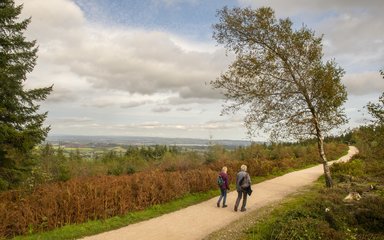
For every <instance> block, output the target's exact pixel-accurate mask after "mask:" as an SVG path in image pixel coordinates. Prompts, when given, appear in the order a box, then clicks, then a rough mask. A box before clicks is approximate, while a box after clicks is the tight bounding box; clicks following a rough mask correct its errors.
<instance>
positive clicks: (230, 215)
mask: <svg viewBox="0 0 384 240" xmlns="http://www.w3.org/2000/svg"><path fill="white" fill-rule="evenodd" d="M356 153H358V150H357V148H355V147H352V146H351V147H349V151H348V154H347V155H345V156H343V157H341V158H340V159H339V160H337V161H342V162H344V161H348V160H349V159H350V158H351V157H352V156H353V155H355V154H356ZM331 163H332V162H331ZM322 174H323V166H322V165H317V166H315V167H311V168H307V169H304V170H300V171H296V172H291V173H288V174H285V175H283V176H280V177H276V178H274V179H271V180H267V181H264V182H261V183H258V184H254V185H252V189H253V193H252V196H251V197H248V202H247V212H235V211H233V206H234V202H235V200H236V197H237V193H236V191H232V192H230V193H228V196H227V204H228V208H217V207H216V201H217V198H212V199H210V200H208V201H205V202H202V203H200V204H196V205H193V206H190V207H187V208H184V209H181V210H179V211H176V212H172V213H169V214H165V215H162V216H160V217H157V218H153V219H150V220H147V221H143V222H139V223H135V224H131V225H128V226H127V227H123V228H120V229H117V230H113V231H109V232H105V233H101V234H98V235H95V236H90V237H85V238H83V239H84V240H106V239H108V240H124V239H134V240H141V239H142V240H149V239H156V240H173V239H175V240H180V239H183V240H192V239H203V238H204V237H206V236H208V235H209V234H210V233H212V232H215V231H217V230H219V229H221V228H222V227H224V226H226V225H228V224H230V223H232V222H235V221H238V220H239V219H241V218H244V217H245V218H246V217H247V214H249V213H250V212H253V211H255V210H258V209H261V208H263V207H265V206H267V205H269V204H273V203H276V202H277V201H279V200H282V199H283V198H284V197H286V196H287V195H289V194H292V193H295V192H297V191H298V190H299V189H300V188H302V187H304V186H308V185H310V184H311V183H312V182H314V181H316V180H317V179H318V178H319V177H320V176H321V175H322Z"/></svg>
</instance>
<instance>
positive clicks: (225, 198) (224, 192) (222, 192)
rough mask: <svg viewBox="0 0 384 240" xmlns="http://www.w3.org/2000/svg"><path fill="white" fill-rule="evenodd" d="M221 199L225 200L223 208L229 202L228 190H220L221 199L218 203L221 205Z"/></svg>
mask: <svg viewBox="0 0 384 240" xmlns="http://www.w3.org/2000/svg"><path fill="white" fill-rule="evenodd" d="M221 199H223V206H224V205H225V202H226V201H227V189H222V188H220V197H219V200H218V201H217V203H218V204H219V205H220V202H221Z"/></svg>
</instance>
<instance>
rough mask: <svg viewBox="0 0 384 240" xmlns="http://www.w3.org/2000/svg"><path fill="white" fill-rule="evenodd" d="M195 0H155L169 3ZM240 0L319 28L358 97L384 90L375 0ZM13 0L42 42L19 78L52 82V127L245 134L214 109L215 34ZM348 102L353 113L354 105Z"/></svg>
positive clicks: (61, 2) (36, 83)
mask: <svg viewBox="0 0 384 240" xmlns="http://www.w3.org/2000/svg"><path fill="white" fill-rule="evenodd" d="M198 1H200V0H161V1H154V2H156V4H168V5H167V6H168V7H170V8H171V7H173V6H175V5H178V4H179V3H183V2H188V3H191V4H194V3H197V2H198ZM238 2H240V3H241V4H242V6H245V5H251V6H254V7H260V6H262V5H270V6H271V7H272V8H274V9H275V10H276V15H277V17H278V18H281V17H287V16H289V17H292V19H294V21H295V24H299V25H301V23H302V22H304V23H305V24H307V25H308V27H309V28H311V29H314V30H315V31H316V33H317V35H320V34H324V52H325V57H326V58H327V59H329V58H335V60H336V62H338V63H339V64H340V66H341V67H343V68H344V69H345V70H346V75H345V77H344V79H343V82H344V83H345V85H346V86H347V90H348V92H349V93H350V98H353V97H354V96H359V100H360V101H363V102H368V100H367V101H365V100H364V96H366V95H369V96H370V97H371V96H372V95H375V96H376V95H377V96H379V94H377V93H378V92H380V91H383V89H384V87H383V81H382V78H380V76H378V70H379V69H380V68H383V67H384V66H383V65H382V64H383V62H384V44H383V39H384V35H383V34H384V32H383V31H382V28H383V22H384V15H383V14H382V11H380V10H381V9H382V7H381V6H382V1H373V0H372V1H368V2H361V1H357V0H351V1H336V2H335V1H330V0H326V1H320V0H316V1H307V0H305V1H304V0H294V1H289V2H288V1H273V2H272V1H267V0H261V1H253V0H252V1H251V0H242V1H240V0H239V1H238ZM16 3H17V4H20V3H23V4H24V9H23V11H22V17H23V18H28V17H30V16H32V22H31V24H30V25H29V26H28V30H27V37H28V39H31V40H33V39H36V40H37V43H38V45H39V52H38V56H39V58H38V62H37V66H36V67H35V70H34V71H33V72H32V73H31V74H30V75H28V81H27V82H26V86H27V87H28V88H35V87H45V86H50V85H52V84H53V85H54V91H53V93H52V94H51V95H50V96H49V97H48V100H47V101H46V102H45V103H43V104H42V107H43V108H44V109H48V111H49V115H48V123H49V124H51V125H52V132H53V133H67V134H68V133H82V134H89V133H92V134H106V135H108V134H109V133H110V134H116V135H124V134H126V135H147V136H180V135H184V134H183V131H184V133H185V132H188V134H189V136H193V137H209V135H211V134H212V135H215V137H216V136H218V137H220V136H223V137H224V138H241V136H243V133H244V132H245V130H244V129H243V126H242V124H241V122H242V120H241V119H238V120H236V121H233V120H232V119H224V120H222V118H221V117H219V114H220V111H221V104H222V101H221V100H220V98H222V95H221V94H219V92H218V91H214V90H212V89H211V86H210V84H209V82H210V81H212V80H215V79H216V78H217V77H218V76H219V74H220V73H221V72H222V71H225V70H226V68H227V66H228V64H229V63H230V62H231V60H232V59H233V57H227V56H226V55H225V51H224V50H223V49H222V48H218V47H215V45H214V44H215V43H214V42H213V40H212V42H196V41H192V40H189V39H186V38H185V37H180V36H178V35H176V33H173V34H171V33H169V32H165V31H161V30H157V31H154V30H144V29H137V28H136V29H133V28H131V27H129V26H122V25H120V27H115V26H109V25H108V26H105V25H104V26H101V25H97V24H96V23H92V22H90V21H89V20H88V19H86V17H85V14H84V12H82V10H81V9H80V8H79V7H78V6H77V5H76V4H75V2H74V1H73V0H49V1H46V0H16ZM200 3H204V1H200ZM91 5H94V4H90V6H91ZM87 6H88V5H87ZM99 10H100V11H102V10H103V9H99ZM94 14H97V11H95V12H94ZM120 14H121V13H120ZM94 18H95V16H93V19H94ZM210 24H213V23H210ZM295 26H296V25H295ZM191 35H193V33H191ZM175 106H176V107H175ZM174 110H176V111H174ZM348 110H349V112H348V113H352V114H355V115H356V108H354V107H353V106H352V107H351V106H348ZM160 113H164V114H160ZM180 113H181V114H180ZM159 116H161V118H159ZM218 119H220V120H218ZM225 136H229V137H225Z"/></svg>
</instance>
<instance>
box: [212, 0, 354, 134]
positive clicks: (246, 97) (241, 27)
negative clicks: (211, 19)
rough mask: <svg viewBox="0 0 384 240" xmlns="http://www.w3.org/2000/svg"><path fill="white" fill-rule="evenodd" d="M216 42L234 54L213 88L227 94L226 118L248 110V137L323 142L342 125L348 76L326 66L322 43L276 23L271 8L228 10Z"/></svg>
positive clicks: (221, 18) (331, 65) (287, 24)
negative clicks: (265, 134) (261, 132)
mask: <svg viewBox="0 0 384 240" xmlns="http://www.w3.org/2000/svg"><path fill="white" fill-rule="evenodd" d="M218 16H219V23H217V24H215V25H214V35H213V37H214V38H215V39H216V40H217V42H218V43H220V44H223V45H225V47H226V48H227V49H228V50H230V51H233V52H234V53H235V54H236V60H235V61H234V62H233V63H232V65H231V66H230V67H229V69H228V71H227V72H226V73H224V74H223V75H222V76H221V77H220V78H218V79H217V80H215V81H213V82H211V84H212V85H213V87H214V88H218V89H221V90H223V91H224V95H225V97H226V99H227V100H228V105H227V107H226V108H225V109H224V113H228V112H236V111H238V110H239V109H241V108H243V107H247V108H248V110H247V112H246V113H247V115H246V119H245V124H246V127H247V128H248V129H249V130H250V133H251V132H253V131H254V130H255V129H257V128H263V129H265V130H267V131H269V132H272V135H274V136H275V135H276V136H289V137H292V138H297V139H300V138H307V137H308V136H316V137H318V138H322V136H321V134H322V132H324V133H326V132H328V131H329V130H331V129H333V128H335V127H337V126H340V125H341V124H344V123H345V122H346V121H347V119H346V116H345V114H344V112H343V108H342V105H343V103H344V102H345V101H346V99H347V92H346V90H345V87H344V85H343V84H342V83H341V78H342V76H343V74H344V71H343V70H342V69H341V68H340V67H338V66H337V64H336V63H335V62H333V61H327V62H325V63H323V62H322V56H323V54H322V43H321V42H322V38H321V37H316V36H315V34H314V32H313V31H312V30H310V29H308V28H307V27H305V26H303V27H302V28H300V29H298V30H294V29H293V28H292V26H293V23H292V21H291V20H290V19H288V18H287V19H276V18H275V14H274V11H273V10H272V9H271V8H268V7H263V8H259V9H257V10H253V9H251V8H244V9H240V8H234V9H228V8H227V7H225V8H223V9H222V10H219V11H218Z"/></svg>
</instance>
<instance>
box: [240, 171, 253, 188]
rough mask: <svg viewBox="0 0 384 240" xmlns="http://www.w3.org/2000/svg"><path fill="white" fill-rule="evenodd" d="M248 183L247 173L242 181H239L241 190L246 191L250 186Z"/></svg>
mask: <svg viewBox="0 0 384 240" xmlns="http://www.w3.org/2000/svg"><path fill="white" fill-rule="evenodd" d="M250 185H251V184H250V182H249V175H248V173H247V174H246V175H245V176H244V177H243V179H241V180H240V187H241V188H242V189H246V188H248V187H249V186H250Z"/></svg>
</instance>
